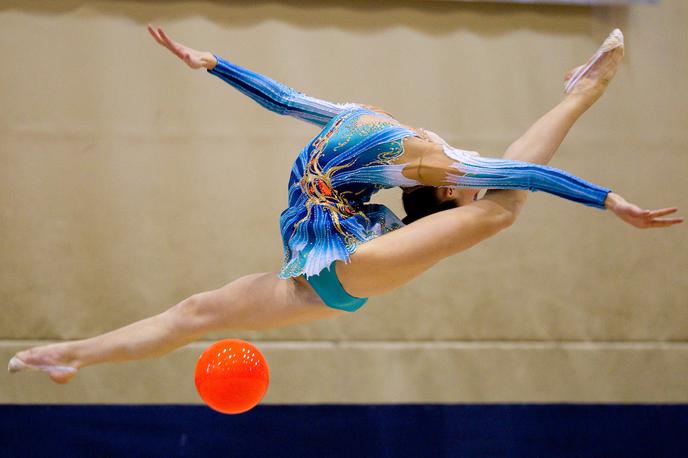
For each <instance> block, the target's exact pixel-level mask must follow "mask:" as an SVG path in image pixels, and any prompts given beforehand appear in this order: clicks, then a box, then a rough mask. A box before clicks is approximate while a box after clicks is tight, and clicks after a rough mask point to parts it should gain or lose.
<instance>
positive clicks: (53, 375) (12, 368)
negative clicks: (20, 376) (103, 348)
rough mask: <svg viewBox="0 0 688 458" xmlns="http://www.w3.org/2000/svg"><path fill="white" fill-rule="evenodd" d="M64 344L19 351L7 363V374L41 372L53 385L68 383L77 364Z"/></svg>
mask: <svg viewBox="0 0 688 458" xmlns="http://www.w3.org/2000/svg"><path fill="white" fill-rule="evenodd" d="M66 345H67V344H64V343H58V344H50V345H43V346H41V347H35V348H31V349H29V350H25V351H20V352H19V353H17V354H16V355H15V356H14V357H13V358H12V359H11V360H10V362H9V364H8V366H7V370H8V371H9V372H22V371H41V372H45V373H46V374H48V376H49V377H50V379H51V380H52V381H53V382H55V383H67V382H69V381H70V380H71V379H72V378H74V376H75V375H76V372H77V370H78V364H77V363H76V362H75V361H74V359H73V358H71V357H70V356H68V354H67V352H66V351H65V350H66V348H65V347H66Z"/></svg>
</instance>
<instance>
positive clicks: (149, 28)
mask: <svg viewBox="0 0 688 458" xmlns="http://www.w3.org/2000/svg"><path fill="white" fill-rule="evenodd" d="M148 32H149V33H150V34H151V35H152V36H153V38H154V39H155V41H157V42H158V44H159V45H161V46H165V43H164V42H163V41H162V39H161V38H160V36H159V35H158V34H157V32H156V31H155V29H154V28H153V26H152V25H150V24H148ZM165 47H166V46H165Z"/></svg>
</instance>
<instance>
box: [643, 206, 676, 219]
mask: <svg viewBox="0 0 688 458" xmlns="http://www.w3.org/2000/svg"><path fill="white" fill-rule="evenodd" d="M677 211H678V208H677V207H670V208H661V209H659V210H653V211H651V212H650V213H649V214H648V216H649V217H650V218H652V219H654V218H658V217H660V216H666V215H671V214H672V213H676V212H677Z"/></svg>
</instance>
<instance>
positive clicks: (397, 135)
mask: <svg viewBox="0 0 688 458" xmlns="http://www.w3.org/2000/svg"><path fill="white" fill-rule="evenodd" d="M216 58H217V65H216V66H215V67H214V68H213V69H211V70H208V72H209V73H211V74H213V75H215V76H218V77H219V78H221V79H222V80H223V81H225V82H227V83H228V84H230V85H232V86H233V87H235V88H236V89H238V90H239V91H240V92H242V93H243V94H245V95H247V96H248V97H250V98H252V99H253V100H255V101H256V102H257V103H258V104H260V105H261V106H263V107H265V108H267V109H268V110H270V111H273V112H275V113H278V114H282V115H290V116H293V117H296V118H298V119H302V120H304V121H308V122H310V123H313V124H315V125H317V126H319V127H321V128H322V130H321V131H320V133H319V134H318V135H317V136H316V137H315V138H313V139H312V140H311V141H310V142H309V143H308V145H306V147H304V148H303V150H302V151H301V153H300V154H299V155H298V157H297V158H296V161H295V162H294V165H293V166H292V170H291V176H290V179H289V188H288V199H289V206H288V208H287V209H286V210H285V211H284V212H282V215H281V217H280V228H281V231H282V238H283V242H284V251H285V257H284V264H283V268H282V271H281V273H280V276H281V277H283V278H286V277H293V276H298V275H303V274H305V275H316V274H318V273H319V272H320V271H321V270H322V269H323V268H325V267H327V266H329V265H330V264H331V263H332V262H333V261H334V260H344V261H348V259H349V254H350V253H352V252H353V251H354V250H355V249H356V247H357V246H358V245H360V244H361V243H364V242H366V241H368V240H370V239H372V238H375V237H377V236H379V235H381V234H384V233H386V232H389V231H390V230H394V229H396V228H398V227H400V226H402V225H403V223H402V222H401V221H400V220H399V218H397V217H396V215H394V213H392V212H391V211H390V210H389V209H387V208H386V207H384V206H383V205H378V204H371V203H368V201H369V200H370V197H371V196H372V194H374V193H375V192H377V191H378V190H379V189H381V188H389V187H395V186H415V185H434V184H432V183H423V182H420V181H417V180H412V179H409V178H408V177H407V176H405V175H404V173H403V169H404V164H403V152H404V151H403V139H404V138H406V137H409V136H418V135H419V134H418V132H417V131H414V130H411V129H410V128H408V127H406V126H403V125H401V124H400V123H399V122H398V121H396V120H395V119H394V118H392V117H391V116H387V115H385V114H381V113H379V112H377V111H372V110H371V109H369V108H366V107H365V106H362V105H359V104H355V103H346V104H337V103H332V102H327V101H323V100H320V99H316V98H314V97H310V96H307V95H305V94H303V93H301V92H298V91H296V90H294V89H292V88H290V87H288V86H285V85H283V84H281V83H279V82H277V81H274V80H272V79H270V78H268V77H266V76H264V75H261V74H259V73H256V72H253V71H251V70H248V69H246V68H243V67H240V66H238V65H235V64H233V63H231V62H229V61H227V60H224V59H222V58H221V57H218V56H216ZM443 150H444V153H445V155H446V156H447V157H449V158H451V159H452V165H451V166H450V167H448V168H447V170H446V179H445V180H443V181H444V182H446V183H447V184H446V186H459V187H467V188H487V189H528V190H531V191H544V192H548V193H551V194H554V195H557V196H560V197H563V198H565V199H568V200H572V201H575V202H579V203H583V204H585V205H589V206H593V207H597V208H604V201H605V198H606V196H607V194H608V193H609V192H610V190H609V189H608V188H603V187H600V186H597V185H594V184H592V183H589V182H587V181H585V180H582V179H580V178H578V177H576V176H573V175H571V174H568V173H566V172H564V171H562V170H559V169H555V168H552V167H546V166H541V165H537V164H533V163H528V162H520V161H512V160H505V159H491V158H481V157H476V156H474V155H472V154H471V153H470V152H468V151H464V150H460V149H457V148H453V147H451V146H449V145H444V146H443ZM443 186H444V184H443Z"/></svg>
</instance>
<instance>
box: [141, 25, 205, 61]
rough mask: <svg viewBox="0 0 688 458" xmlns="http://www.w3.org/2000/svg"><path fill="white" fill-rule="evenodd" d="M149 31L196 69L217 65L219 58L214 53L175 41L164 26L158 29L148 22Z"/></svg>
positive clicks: (162, 44) (158, 40)
mask: <svg viewBox="0 0 688 458" xmlns="http://www.w3.org/2000/svg"><path fill="white" fill-rule="evenodd" d="M148 31H149V32H150V34H151V35H152V36H153V38H155V41H157V42H158V44H160V45H161V46H164V47H166V48H167V49H169V50H170V51H171V52H172V54H174V55H175V56H177V57H179V58H180V59H181V60H183V61H184V63H185V64H186V65H188V66H189V67H191V68H193V69H194V70H196V69H198V68H207V69H208V70H211V69H213V68H214V67H215V65H217V59H215V56H213V54H212V53H209V52H202V51H196V50H195V49H191V48H189V47H188V46H184V45H183V44H181V43H177V42H176V41H173V40H172V39H171V38H170V37H168V36H167V34H166V33H165V31H164V30H162V27H158V28H157V29H156V28H154V27H153V26H152V25H150V24H148Z"/></svg>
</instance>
